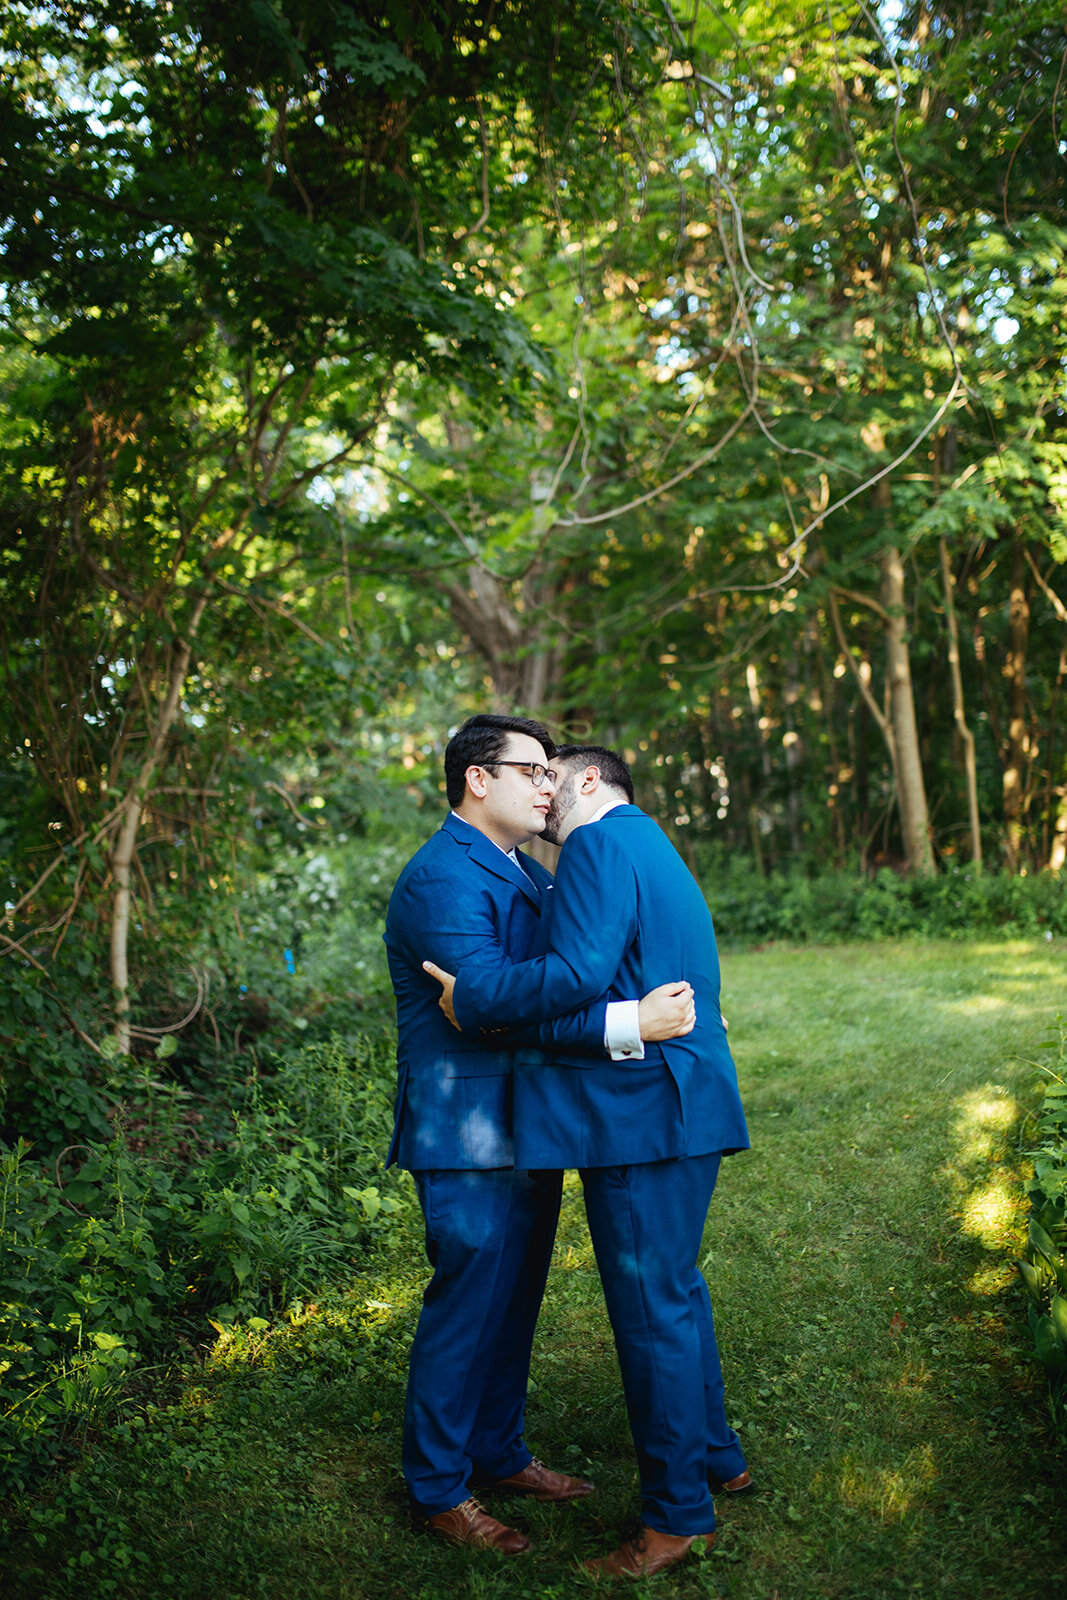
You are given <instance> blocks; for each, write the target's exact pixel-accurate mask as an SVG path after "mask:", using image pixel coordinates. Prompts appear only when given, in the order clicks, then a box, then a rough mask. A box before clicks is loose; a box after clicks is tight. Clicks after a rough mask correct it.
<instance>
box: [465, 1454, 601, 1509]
mask: <svg viewBox="0 0 1067 1600" xmlns="http://www.w3.org/2000/svg"><path fill="white" fill-rule="evenodd" d="M490 1488H492V1489H502V1490H504V1492H505V1493H507V1494H527V1495H529V1496H530V1499H531V1500H545V1501H548V1502H549V1503H550V1504H552V1505H562V1504H563V1503H564V1502H565V1501H567V1500H584V1499H585V1496H586V1495H587V1494H592V1492H593V1485H592V1484H591V1483H590V1482H589V1479H588V1478H568V1476H567V1474H566V1473H565V1472H553V1471H552V1468H551V1467H546V1466H545V1464H544V1462H543V1461H538V1459H537V1457H536V1456H535V1457H534V1459H533V1460H532V1461H531V1462H530V1463H529V1465H528V1466H525V1467H523V1469H522V1471H521V1472H513V1473H512V1474H511V1477H510V1478H498V1479H497V1481H496V1483H494V1484H491V1485H490Z"/></svg>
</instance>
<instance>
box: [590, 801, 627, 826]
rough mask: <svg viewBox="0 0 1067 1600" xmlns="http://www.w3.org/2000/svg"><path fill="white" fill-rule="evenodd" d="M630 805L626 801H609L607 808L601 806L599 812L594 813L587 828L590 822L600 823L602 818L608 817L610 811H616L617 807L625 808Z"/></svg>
mask: <svg viewBox="0 0 1067 1600" xmlns="http://www.w3.org/2000/svg"><path fill="white" fill-rule="evenodd" d="M628 804H629V802H628V801H626V800H609V801H608V803H607V805H606V806H601V808H600V810H599V811H594V813H593V815H592V816H591V817H590V818H589V822H587V823H586V824H585V826H586V827H587V828H588V826H589V823H590V822H599V821H600V819H601V817H606V816H607V814H608V812H609V811H614V810H615V807H616V806H625V805H628Z"/></svg>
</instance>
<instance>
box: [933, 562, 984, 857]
mask: <svg viewBox="0 0 1067 1600" xmlns="http://www.w3.org/2000/svg"><path fill="white" fill-rule="evenodd" d="M940 553H941V583H942V586H943V588H944V591H945V620H946V622H947V623H948V666H949V676H950V677H951V680H952V716H953V720H954V722H955V724H956V732H957V733H958V734H959V738H960V746H961V748H962V750H963V771H964V777H965V780H966V784H967V817H968V820H969V823H970V832H971V864H972V866H973V867H974V870H975V872H981V870H982V827H981V822H980V819H979V816H978V769H977V764H976V762H975V756H974V734H973V733H972V732H971V730H970V728H969V727H968V726H967V719H966V716H965V715H964V704H963V679H962V677H961V675H960V631H959V624H958V622H957V619H956V598H955V590H956V580H955V578H954V577H953V573H952V566H951V563H950V562H949V559H948V546H947V544H946V543H945V540H944V539H942V540H941V541H940Z"/></svg>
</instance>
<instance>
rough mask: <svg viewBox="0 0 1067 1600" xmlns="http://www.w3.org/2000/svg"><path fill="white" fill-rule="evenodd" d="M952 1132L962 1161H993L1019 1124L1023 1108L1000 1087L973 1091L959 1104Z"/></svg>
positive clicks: (998, 1085) (986, 1085)
mask: <svg viewBox="0 0 1067 1600" xmlns="http://www.w3.org/2000/svg"><path fill="white" fill-rule="evenodd" d="M957 1110H958V1113H959V1115H958V1116H957V1119H956V1122H955V1125H954V1126H953V1129H952V1132H953V1136H954V1137H955V1140H956V1146H957V1155H958V1158H959V1160H960V1161H963V1162H972V1161H989V1160H990V1159H991V1158H992V1157H993V1156H994V1155H996V1154H997V1153H998V1152H999V1151H1000V1150H1001V1149H1002V1147H1003V1144H1004V1139H1005V1136H1006V1135H1007V1134H1008V1133H1009V1132H1010V1131H1011V1129H1012V1128H1013V1127H1014V1126H1015V1125H1016V1124H1017V1123H1018V1121H1019V1119H1020V1117H1021V1116H1022V1114H1023V1112H1022V1107H1021V1106H1020V1104H1019V1102H1018V1101H1017V1100H1016V1099H1015V1097H1014V1095H1011V1094H1009V1093H1008V1091H1007V1090H1006V1089H1002V1088H1001V1086H1000V1084H998V1083H986V1084H983V1085H982V1086H981V1088H979V1089H972V1090H971V1091H970V1093H969V1094H965V1095H964V1096H963V1097H962V1099H961V1100H959V1101H957Z"/></svg>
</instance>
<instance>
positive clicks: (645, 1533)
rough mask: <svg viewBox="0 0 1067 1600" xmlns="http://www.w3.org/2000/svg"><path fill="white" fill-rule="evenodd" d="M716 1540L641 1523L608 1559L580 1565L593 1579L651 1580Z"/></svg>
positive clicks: (702, 1534) (709, 1546)
mask: <svg viewBox="0 0 1067 1600" xmlns="http://www.w3.org/2000/svg"><path fill="white" fill-rule="evenodd" d="M715 1539H716V1535H715V1534H714V1533H661V1532H660V1530H659V1529H658V1528H646V1527H645V1525H644V1523H642V1524H641V1526H640V1527H639V1528H638V1530H637V1532H636V1533H635V1534H634V1536H633V1538H632V1539H627V1540H626V1542H625V1543H624V1544H621V1545H620V1546H619V1548H618V1549H617V1550H613V1551H612V1552H611V1554H610V1556H598V1557H597V1558H596V1559H595V1560H593V1561H583V1562H582V1566H583V1567H584V1569H585V1571H586V1572H588V1573H590V1574H591V1575H592V1576H593V1577H594V1578H651V1577H653V1576H654V1575H655V1574H656V1573H657V1572H664V1571H666V1569H667V1568H668V1567H673V1566H676V1565H677V1564H678V1562H679V1561H684V1560H685V1558H686V1556H687V1555H688V1554H689V1552H690V1550H692V1549H694V1548H697V1549H704V1550H710V1549H711V1547H712V1545H713V1544H714V1543H715Z"/></svg>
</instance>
